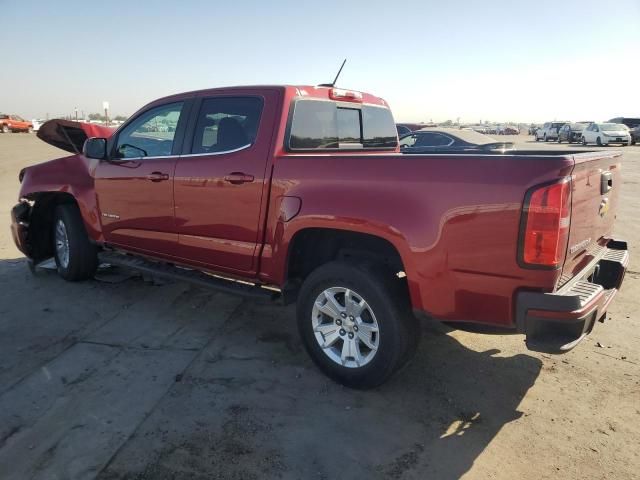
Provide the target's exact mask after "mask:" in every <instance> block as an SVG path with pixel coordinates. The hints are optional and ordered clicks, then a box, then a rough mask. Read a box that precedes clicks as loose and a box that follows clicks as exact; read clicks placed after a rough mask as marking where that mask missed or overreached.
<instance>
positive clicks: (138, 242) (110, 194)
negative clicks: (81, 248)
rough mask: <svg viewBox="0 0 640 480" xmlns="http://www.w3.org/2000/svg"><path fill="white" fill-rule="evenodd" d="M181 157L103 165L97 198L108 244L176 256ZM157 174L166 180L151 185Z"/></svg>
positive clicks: (97, 177)
mask: <svg viewBox="0 0 640 480" xmlns="http://www.w3.org/2000/svg"><path fill="white" fill-rule="evenodd" d="M176 161H177V157H165V158H153V159H149V160H144V161H140V160H138V159H131V160H129V161H120V160H119V161H116V162H106V161H103V162H99V164H98V166H97V168H96V170H95V194H96V196H97V202H98V206H99V209H100V212H101V220H102V230H103V234H104V239H105V242H107V243H111V244H113V245H117V246H119V247H123V248H133V249H136V250H141V251H145V252H149V253H162V254H172V253H173V252H174V251H175V247H176V244H177V242H178V233H177V230H176V228H175V221H174V215H173V172H174V170H175V166H176ZM153 173H162V174H166V175H167V179H166V180H162V181H157V182H156V181H151V180H150V179H149V176H150V175H151V174H153Z"/></svg>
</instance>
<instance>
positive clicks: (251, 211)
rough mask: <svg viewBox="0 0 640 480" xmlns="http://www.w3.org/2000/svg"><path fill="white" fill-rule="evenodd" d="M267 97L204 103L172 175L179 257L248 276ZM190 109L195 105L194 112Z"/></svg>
mask: <svg viewBox="0 0 640 480" xmlns="http://www.w3.org/2000/svg"><path fill="white" fill-rule="evenodd" d="M269 95H274V96H275V95H278V93H277V92H275V91H274V92H272V93H269V92H268V93H266V94H265V93H263V94H262V95H257V94H256V95H251V94H250V91H247V92H246V93H240V92H238V93H237V94H234V96H219V97H208V98H203V99H202V101H201V105H200V107H199V110H198V112H197V114H196V115H195V118H194V125H195V126H194V128H193V134H192V136H191V138H187V141H190V144H189V146H188V147H187V148H186V150H185V154H184V155H182V156H181V157H180V159H179V160H178V164H177V166H176V175H175V187H174V191H175V207H176V208H175V212H176V226H177V229H178V233H179V243H180V247H179V251H180V256H181V257H182V258H185V259H188V260H189V261H190V262H193V263H197V264H203V265H204V266H209V267H211V268H212V269H214V270H224V271H229V272H239V273H240V272H244V273H246V272H251V271H253V270H254V269H255V256H256V252H257V246H258V243H259V238H258V237H259V232H260V214H261V204H262V203H264V199H263V194H264V192H265V191H266V188H267V187H266V185H267V184H268V178H269V176H268V173H267V172H266V171H265V170H266V165H267V159H268V156H269V148H270V145H271V134H272V133H273V130H272V126H273V125H275V121H276V112H275V105H277V101H275V99H273V98H271V99H270V98H269ZM194 108H195V107H194Z"/></svg>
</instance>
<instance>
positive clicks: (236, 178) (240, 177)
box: [224, 172, 254, 185]
mask: <svg viewBox="0 0 640 480" xmlns="http://www.w3.org/2000/svg"><path fill="white" fill-rule="evenodd" d="M253 180H254V176H253V175H247V174H246V173H242V172H233V173H230V174H229V175H226V176H225V177H224V181H225V182H229V183H231V184H233V185H240V184H242V183H250V182H253Z"/></svg>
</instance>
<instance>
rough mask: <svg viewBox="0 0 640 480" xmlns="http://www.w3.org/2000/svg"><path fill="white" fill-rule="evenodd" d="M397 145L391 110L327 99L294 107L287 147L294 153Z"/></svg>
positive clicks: (379, 147)
mask: <svg viewBox="0 0 640 480" xmlns="http://www.w3.org/2000/svg"><path fill="white" fill-rule="evenodd" d="M397 145H398V135H397V132H396V126H395V123H394V121H393V116H392V115H391V111H390V110H389V109H388V108H385V107H377V106H373V105H360V104H342V103H341V104H338V103H336V102H329V101H323V100H297V101H296V102H295V104H294V107H293V114H292V118H291V126H290V130H289V136H288V145H287V146H288V147H289V149H291V150H317V149H332V150H336V149H353V148H372V149H373V148H375V149H390V148H395V147H396V146H397Z"/></svg>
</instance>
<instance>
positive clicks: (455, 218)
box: [262, 154, 573, 325]
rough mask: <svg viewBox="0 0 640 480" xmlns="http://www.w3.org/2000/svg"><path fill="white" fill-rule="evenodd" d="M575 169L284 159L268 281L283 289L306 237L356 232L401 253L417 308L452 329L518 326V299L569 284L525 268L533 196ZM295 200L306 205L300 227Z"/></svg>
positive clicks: (496, 160)
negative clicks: (293, 211) (529, 195)
mask: <svg viewBox="0 0 640 480" xmlns="http://www.w3.org/2000/svg"><path fill="white" fill-rule="evenodd" d="M572 166H573V160H572V159H571V158H570V157H564V156H562V157H561V156H555V157H543V156H541V157H535V156H532V157H515V156H510V155H504V156H500V155H486V156H472V155H435V154H434V155H402V154H383V155H372V154H368V155H342V154H333V155H296V154H289V155H286V156H280V157H278V158H276V159H275V162H274V175H273V180H272V192H271V198H270V208H269V212H270V214H269V219H268V221H267V231H266V244H265V248H264V252H263V258H262V279H263V280H265V281H268V282H273V283H276V284H282V282H283V281H284V276H285V272H286V261H287V253H288V246H289V242H290V241H291V239H292V238H293V237H294V236H295V234H296V233H297V232H299V231H300V230H302V229H304V228H308V227H326V228H338V229H345V230H353V231H358V232H363V233H369V234H373V235H378V236H380V237H382V238H384V239H386V240H388V241H389V242H391V243H392V244H393V245H394V246H395V247H396V249H397V250H398V252H399V253H400V256H401V258H402V261H403V264H404V267H405V271H406V273H407V278H408V282H409V290H410V295H411V300H412V304H413V307H414V308H416V309H419V310H423V311H426V312H427V313H429V314H430V315H432V316H434V317H436V318H440V319H444V320H465V321H474V322H482V323H492V324H500V325H510V324H511V323H512V316H513V315H512V311H513V298H514V293H515V292H516V290H517V289H518V288H519V287H521V286H522V285H527V286H528V287H529V288H532V289H534V290H540V291H551V290H552V289H553V287H554V285H555V282H556V279H557V278H558V276H559V275H560V272H559V271H541V270H526V269H522V268H521V267H519V266H518V263H517V246H518V233H519V223H520V215H521V208H522V202H523V200H524V195H525V192H526V190H527V189H528V188H530V187H531V186H533V185H536V184H539V183H543V182H547V181H549V180H552V179H555V178H559V177H562V176H565V175H568V174H570V172H571V169H572ZM285 197H297V198H299V199H301V207H300V212H299V213H298V215H297V216H295V217H294V218H293V219H292V220H290V221H285V219H286V216H287V215H285V214H286V213H287V212H284V210H286V208H287V202H286V200H284V199H285Z"/></svg>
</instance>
